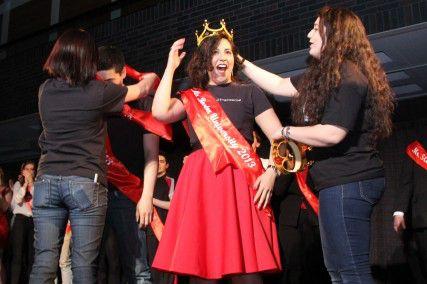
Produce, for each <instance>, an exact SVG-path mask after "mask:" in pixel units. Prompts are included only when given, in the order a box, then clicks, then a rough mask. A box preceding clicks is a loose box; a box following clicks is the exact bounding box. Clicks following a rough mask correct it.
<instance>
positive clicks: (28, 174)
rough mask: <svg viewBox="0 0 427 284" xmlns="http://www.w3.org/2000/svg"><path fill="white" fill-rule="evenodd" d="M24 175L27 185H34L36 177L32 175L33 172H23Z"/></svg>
mask: <svg viewBox="0 0 427 284" xmlns="http://www.w3.org/2000/svg"><path fill="white" fill-rule="evenodd" d="M22 175H23V176H24V178H25V183H27V184H32V183H33V181H34V176H33V174H32V173H31V172H28V171H23V172H22Z"/></svg>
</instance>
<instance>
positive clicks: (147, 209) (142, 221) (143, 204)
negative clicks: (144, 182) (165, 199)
mask: <svg viewBox="0 0 427 284" xmlns="http://www.w3.org/2000/svg"><path fill="white" fill-rule="evenodd" d="M135 216H136V222H138V223H139V227H140V228H143V227H144V228H145V227H147V226H148V225H149V224H150V223H151V221H152V220H153V197H148V196H144V194H143V195H142V196H141V198H140V199H139V201H138V204H137V205H136V213H135Z"/></svg>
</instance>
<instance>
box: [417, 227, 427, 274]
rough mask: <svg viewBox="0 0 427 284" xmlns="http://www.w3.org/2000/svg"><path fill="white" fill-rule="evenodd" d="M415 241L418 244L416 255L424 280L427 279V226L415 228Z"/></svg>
mask: <svg viewBox="0 0 427 284" xmlns="http://www.w3.org/2000/svg"><path fill="white" fill-rule="evenodd" d="M414 238H415V243H416V245H417V250H416V256H417V259H418V264H419V267H420V272H421V275H422V277H423V278H424V281H426V280H427V228H423V229H415V230H414Z"/></svg>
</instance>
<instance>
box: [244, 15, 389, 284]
mask: <svg viewBox="0 0 427 284" xmlns="http://www.w3.org/2000/svg"><path fill="white" fill-rule="evenodd" d="M308 39H309V41H310V48H309V54H310V58H309V65H308V68H307V70H306V71H305V72H304V74H303V75H302V76H296V77H292V78H281V77H279V76H276V75H275V74H272V73H270V72H267V71H265V70H262V69H261V68H258V67H256V66H255V65H254V64H252V63H250V62H248V61H245V62H244V64H243V72H244V73H245V74H246V75H247V76H248V77H249V78H250V79H251V80H253V81H254V82H255V83H256V84H257V85H259V86H260V87H261V88H263V89H264V90H266V91H268V92H269V93H272V94H275V95H282V96H288V97H292V105H291V110H292V119H293V123H294V124H295V125H296V126H286V127H284V128H281V129H278V130H277V132H276V133H275V135H273V136H274V138H276V139H279V138H282V137H283V136H284V137H285V138H288V139H292V140H296V141H298V142H302V143H304V144H308V145H311V146H313V147H314V150H313V151H312V153H311V154H312V157H311V159H313V160H314V164H313V165H312V167H311V168H310V176H311V178H312V180H313V182H314V186H315V189H316V190H318V191H320V193H319V202H320V210H319V225H320V234H321V240H322V248H323V252H324V261H325V265H326V267H327V269H328V272H329V274H330V277H331V279H332V281H333V282H334V283H343V282H344V283H349V282H351V283H373V280H372V276H371V271H370V266H369V241H370V215H371V212H372V208H373V205H374V204H375V203H376V202H377V201H378V200H379V198H380V197H381V195H382V192H383V190H384V172H383V165H382V161H381V159H380V157H379V155H378V151H377V149H376V144H377V142H378V141H379V139H381V138H384V137H386V136H388V135H389V134H390V132H391V129H392V121H391V113H392V111H393V108H394V104H393V95H392V90H391V88H390V86H389V83H388V81H387V77H386V75H385V73H384V70H383V69H382V67H381V65H380V62H379V61H378V59H377V57H376V55H375V52H374V50H373V48H372V46H371V44H370V43H369V40H368V38H367V36H366V32H365V28H364V26H363V24H362V22H361V20H360V19H359V17H358V16H357V15H356V14H354V13H353V12H351V11H349V10H348V9H343V8H331V7H323V8H322V9H321V10H320V11H319V13H318V17H317V19H316V21H315V23H314V27H313V29H312V30H311V31H310V32H309V34H308Z"/></svg>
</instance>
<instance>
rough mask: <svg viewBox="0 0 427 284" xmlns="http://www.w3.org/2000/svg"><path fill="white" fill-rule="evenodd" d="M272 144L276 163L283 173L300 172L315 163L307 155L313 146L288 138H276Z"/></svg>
mask: <svg viewBox="0 0 427 284" xmlns="http://www.w3.org/2000/svg"><path fill="white" fill-rule="evenodd" d="M272 146H273V159H274V164H275V165H276V168H277V170H278V171H280V172H281V173H296V172H300V171H303V170H304V169H305V168H306V167H308V166H310V165H311V164H312V163H313V161H308V159H307V155H306V153H307V151H310V150H311V149H312V147H311V146H308V145H305V144H302V143H299V142H295V141H293V140H290V139H286V138H284V139H280V140H274V141H273V145H272Z"/></svg>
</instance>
